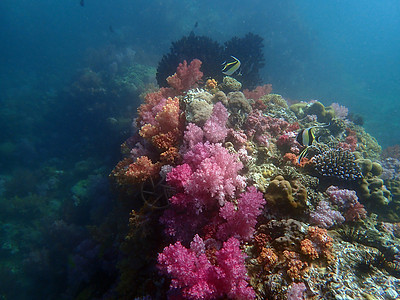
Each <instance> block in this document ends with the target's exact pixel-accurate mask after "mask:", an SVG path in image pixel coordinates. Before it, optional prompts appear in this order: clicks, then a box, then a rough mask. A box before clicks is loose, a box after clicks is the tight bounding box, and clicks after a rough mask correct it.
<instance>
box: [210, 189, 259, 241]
mask: <svg viewBox="0 0 400 300" xmlns="http://www.w3.org/2000/svg"><path fill="white" fill-rule="evenodd" d="M264 204H265V199H264V196H263V194H262V193H260V192H259V191H257V189H256V188H255V187H254V186H252V187H249V188H248V189H247V191H246V192H245V193H242V194H241V196H240V197H239V199H238V200H237V205H236V206H235V205H234V204H233V203H232V202H227V203H225V205H224V206H223V207H221V209H220V212H219V215H220V216H221V217H222V218H223V219H224V220H225V222H224V223H222V224H221V225H220V226H219V228H218V232H217V237H218V238H219V239H221V240H225V239H226V238H228V237H230V236H234V237H236V238H239V239H240V240H244V241H248V240H250V239H251V238H252V237H253V233H254V226H255V225H256V223H257V217H258V216H259V215H260V214H261V211H262V208H263V206H264Z"/></svg>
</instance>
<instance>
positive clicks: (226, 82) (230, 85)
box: [220, 76, 242, 92]
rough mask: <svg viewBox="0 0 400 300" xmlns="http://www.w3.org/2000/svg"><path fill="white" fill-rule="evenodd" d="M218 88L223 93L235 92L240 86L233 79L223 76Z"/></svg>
mask: <svg viewBox="0 0 400 300" xmlns="http://www.w3.org/2000/svg"><path fill="white" fill-rule="evenodd" d="M220 88H221V89H222V90H223V91H225V92H237V91H240V89H241V88H242V84H241V83H240V82H239V81H237V80H236V79H235V78H233V77H230V76H225V77H224V79H223V81H222V83H221V84H220Z"/></svg>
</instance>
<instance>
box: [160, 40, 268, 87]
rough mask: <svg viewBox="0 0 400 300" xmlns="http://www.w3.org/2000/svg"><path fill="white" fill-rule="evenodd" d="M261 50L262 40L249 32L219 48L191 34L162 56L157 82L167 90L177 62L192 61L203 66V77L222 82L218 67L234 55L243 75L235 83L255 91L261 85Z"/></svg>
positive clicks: (214, 42)
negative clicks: (198, 62)
mask: <svg viewBox="0 0 400 300" xmlns="http://www.w3.org/2000/svg"><path fill="white" fill-rule="evenodd" d="M263 47H264V45H263V38H262V37H260V36H259V35H257V34H254V33H248V34H246V35H245V36H244V37H243V38H238V37H233V38H232V39H230V40H229V41H227V42H225V43H224V46H222V45H220V44H219V43H218V42H216V41H214V40H212V39H211V38H209V37H206V36H196V35H195V34H194V33H193V32H192V33H190V34H189V35H188V36H184V37H182V38H181V39H180V40H178V41H176V42H173V43H172V45H171V48H170V52H169V53H167V54H165V55H164V56H163V57H162V59H161V61H160V62H159V63H158V67H157V75H156V78H157V83H158V85H159V86H161V87H166V86H167V81H166V80H165V79H166V78H167V77H168V76H170V75H173V74H174V73H175V70H176V67H177V66H178V65H179V63H181V62H183V61H184V60H186V61H187V62H190V61H192V60H193V59H195V58H197V59H200V60H201V61H202V63H203V64H202V67H201V71H202V72H203V73H204V78H207V77H210V78H214V79H216V80H217V81H218V82H221V81H222V78H223V74H222V71H221V64H222V63H223V62H224V61H226V60H228V59H229V58H230V57H231V56H232V55H233V56H235V57H237V58H238V59H239V60H240V61H241V74H242V76H240V77H239V78H238V80H239V81H240V82H241V83H242V85H243V87H244V88H250V89H251V88H254V87H255V86H257V85H258V84H260V83H261V77H260V74H259V71H260V69H261V68H262V67H263V66H264V61H265V59H264V53H263V51H262V49H263Z"/></svg>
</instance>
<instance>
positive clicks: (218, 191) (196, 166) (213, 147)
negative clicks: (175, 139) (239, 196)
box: [184, 142, 245, 203]
mask: <svg viewBox="0 0 400 300" xmlns="http://www.w3.org/2000/svg"><path fill="white" fill-rule="evenodd" d="M184 162H185V163H187V164H188V165H189V166H191V168H192V170H193V176H192V177H191V179H189V180H188V181H187V183H186V185H185V186H184V188H185V192H186V193H188V194H199V195H205V196H207V197H211V198H214V199H217V200H218V201H219V202H220V203H223V202H224V200H225V199H226V198H234V196H235V192H236V191H237V190H240V189H242V188H243V187H244V186H245V181H244V178H243V177H242V176H240V175H238V171H239V170H240V169H241V168H242V167H243V165H242V163H241V162H240V161H239V159H238V157H237V155H235V154H230V153H229V151H228V150H227V149H226V148H224V147H222V145H221V144H210V143H208V142H206V143H204V144H201V143H199V144H197V145H196V146H194V147H193V149H192V150H190V151H188V152H187V153H186V154H185V155H184Z"/></svg>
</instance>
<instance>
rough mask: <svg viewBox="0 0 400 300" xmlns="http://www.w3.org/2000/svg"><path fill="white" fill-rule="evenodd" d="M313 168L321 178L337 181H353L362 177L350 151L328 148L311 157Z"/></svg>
mask: <svg viewBox="0 0 400 300" xmlns="http://www.w3.org/2000/svg"><path fill="white" fill-rule="evenodd" d="M312 162H313V163H314V169H315V171H316V172H317V174H318V176H320V177H322V178H330V179H335V180H337V181H339V182H343V181H347V182H354V181H360V180H361V179H362V174H361V169H360V167H359V166H358V164H357V163H356V161H355V156H354V154H352V153H351V152H350V151H344V150H342V149H330V150H328V151H325V152H323V153H321V154H318V155H316V156H314V157H313V158H312Z"/></svg>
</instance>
